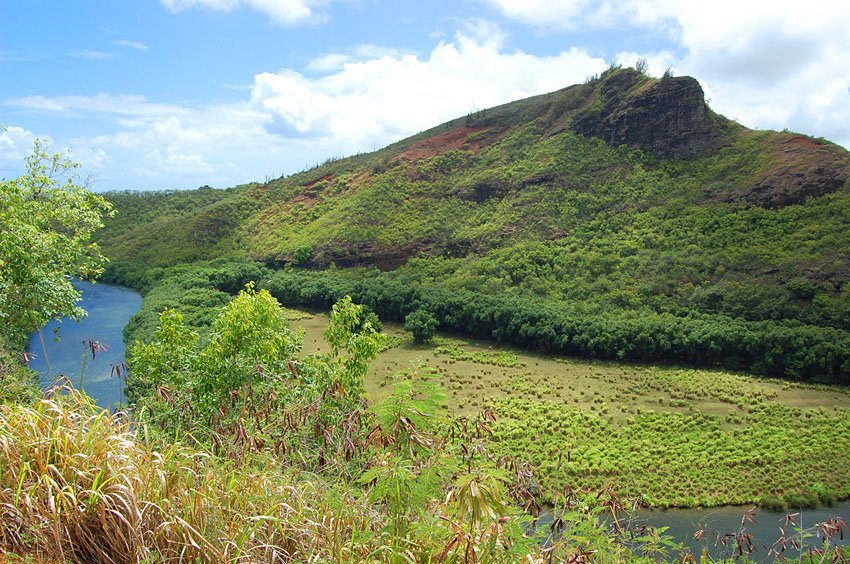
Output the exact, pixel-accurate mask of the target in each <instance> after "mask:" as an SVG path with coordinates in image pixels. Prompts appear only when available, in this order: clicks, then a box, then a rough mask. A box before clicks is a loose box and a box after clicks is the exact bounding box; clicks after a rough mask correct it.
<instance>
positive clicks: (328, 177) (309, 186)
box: [302, 174, 333, 188]
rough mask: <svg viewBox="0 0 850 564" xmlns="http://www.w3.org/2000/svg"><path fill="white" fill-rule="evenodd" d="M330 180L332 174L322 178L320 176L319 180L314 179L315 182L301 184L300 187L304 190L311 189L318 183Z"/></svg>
mask: <svg viewBox="0 0 850 564" xmlns="http://www.w3.org/2000/svg"><path fill="white" fill-rule="evenodd" d="M332 178H333V175H332V174H326V175H324V176H320V177H319V178H316V179H315V180H311V181H310V182H308V183H307V184H302V186H303V187H304V188H312V187H313V186H315V185H316V184H318V183H319V182H322V181H325V180H327V181H330V180H331V179H332Z"/></svg>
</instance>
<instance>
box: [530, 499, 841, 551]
mask: <svg viewBox="0 0 850 564" xmlns="http://www.w3.org/2000/svg"><path fill="white" fill-rule="evenodd" d="M750 509H752V507H735V506H725V507H715V508H711V509H666V510H660V509H656V510H640V511H638V512H637V513H636V514H634V515H633V516H632V520H631V524H632V525H633V526H635V527H639V526H641V525H647V526H651V527H655V528H661V527H667V530H666V531H665V532H664V534H665V536H668V537H671V538H672V539H673V541H675V542H677V543H681V544H683V545H684V546H685V547H686V548H687V549H689V550H690V551H691V552H692V553H693V554H695V555H696V556H698V557H699V556H701V555H702V554H703V551H704V550H705V551H707V552H708V554H709V556H710V557H711V558H714V559H718V558H724V557H725V558H734V557H735V555H736V554H737V552H736V548H737V547H736V539H735V538H734V536H731V537H729V536H725V535H726V534H727V533H730V534H732V535H734V534H736V533H739V532H740V531H741V520H742V516H743V515H744V514H745V513H747V512H749V511H750ZM787 514H797V515H795V523H796V525H794V524H786V515H787ZM752 516H753V520H752V521H749V520H748V521H747V522H746V523H744V527H745V531H744V532H745V533H747V534H749V535H752V549H753V550H752V553H751V554H750V558H751V559H752V560H754V561H756V562H762V561H764V562H773V561H774V560H776V555H775V554H772V553H771V549H772V548H776V549H777V550H779V549H780V548H781V547H779V546H777V545H776V542H777V541H778V540H779V539H780V537H781V536H782V532H781V530H780V529H781V528H782V527H783V526H784V527H785V534H786V535H787V536H788V542H787V544H786V550H785V551H784V552H783V553H782V554H783V556H784V557H786V558H795V557H799V554H800V552H799V550H797V549H795V548H794V547H793V545H792V543H791V540H792V536H793V537H794V538H795V540H797V542H798V544H799V545H801V546H803V547H804V550H808V549H809V548H812V549H817V548H819V547H821V546H822V542H823V541H822V539H821V538H818V530H817V527H816V525H817V524H818V523H823V522H826V521H828V520H829V519H831V518H834V517H840V518H842V519H844V521H846V522H847V523H848V524H850V501H842V502H840V503H836V504H835V505H833V506H832V507H821V508H818V509H806V510H803V511H797V510H789V511H787V512H783V513H775V512H771V511H764V510H762V509H758V508H757V509H756V510H755V512H754V513H753V514H752ZM551 523H552V513H551V508H545V509H544V510H543V512H541V514H540V517H539V519H538V525H537V526H538V527H543V528H545V530H548V527H549V526H550V525H551ZM800 529H802V530H803V533H804V535H805V536H804V538H803V539H800V535H799V530H800ZM700 530H701V531H703V534H702V535H701V537H700V538H699V539H695V538H694V533H696V532H697V531H700ZM795 533H796V534H795ZM848 533H850V531H845V534H844V539H841V538H840V536H839V535H836V536H835V538H833V539H832V542H833V545H835V544H837V545H842V546H848V545H850V534H848ZM724 538H725V540H726V543H725V544H723V542H721V540H722V539H724ZM801 540H802V542H801ZM670 556H675V554H671V555H670Z"/></svg>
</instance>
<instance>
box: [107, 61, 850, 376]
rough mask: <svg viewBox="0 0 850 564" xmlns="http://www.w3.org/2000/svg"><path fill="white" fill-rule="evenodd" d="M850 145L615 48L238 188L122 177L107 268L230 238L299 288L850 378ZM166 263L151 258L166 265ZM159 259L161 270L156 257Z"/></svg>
mask: <svg viewBox="0 0 850 564" xmlns="http://www.w3.org/2000/svg"><path fill="white" fill-rule="evenodd" d="M848 178H850V154H848V152H847V151H846V150H844V149H843V148H841V147H838V146H836V145H834V144H831V143H829V142H827V141H824V140H820V139H811V138H808V137H805V136H802V135H798V134H794V133H789V132H781V133H778V132H772V131H752V130H748V129H746V128H744V127H742V126H740V125H738V124H736V123H734V122H731V121H729V120H727V119H725V118H723V117H722V116H719V115H717V114H714V113H713V112H712V111H711V110H710V109H709V108H708V107H707V106H706V104H705V101H704V97H703V93H702V90H701V89H700V87H699V85H698V83H697V82H696V81H695V80H694V79H692V78H689V77H680V78H672V77H665V78H662V79H654V78H650V77H647V76H645V75H642V74H640V73H638V72H637V71H634V70H631V69H619V68H612V69H610V70H609V71H607V72H606V73H604V74H603V75H602V76H601V77H599V78H597V79H594V80H591V81H588V82H587V83H585V84H581V85H576V86H572V87H569V88H566V89H564V90H561V91H558V92H554V93H552V94H547V95H543V96H537V97H534V98H529V99H527V100H521V101H518V102H514V103H511V104H507V105H504V106H500V107H497V108H493V109H489V110H485V111H481V112H477V113H475V114H471V115H469V116H466V117H464V118H460V119H457V120H454V121H451V122H448V123H446V124H443V125H441V126H438V127H436V128H434V129H431V130H429V131H426V132H423V133H421V134H419V135H416V136H414V137H411V138H409V139H406V140H404V141H401V142H399V143H396V144H394V145H391V146H389V147H387V148H385V149H382V150H380V151H377V152H375V153H370V154H365V155H358V156H355V157H350V158H347V159H341V160H336V161H332V162H328V163H326V164H324V165H322V166H320V167H318V168H315V169H312V170H309V171H305V172H303V173H299V174H296V175H293V176H290V177H286V178H281V179H278V180H274V181H272V182H269V183H268V184H264V185H259V184H253V185H245V186H242V187H238V188H236V189H232V190H229V191H217V190H196V191H193V192H175V193H171V194H137V193H113V194H110V195H109V199H110V200H111V201H112V203H113V204H114V205H115V207H116V209H117V210H118V211H119V215H118V216H117V217H116V218H115V219H113V220H111V221H109V222H108V225H107V227H106V229H105V230H104V231H102V232H101V235H100V241H101V242H102V244H103V246H104V249H105V250H106V252H107V254H108V255H109V256H110V257H111V258H112V261H113V262H112V264H111V266H110V268H109V271H108V273H107V278H108V279H110V280H113V281H119V282H124V283H128V284H130V285H135V286H137V287H142V286H143V285H144V284H146V282H145V280H150V279H151V278H150V277H151V276H154V277H155V276H156V274H155V272H156V270H155V269H157V268H162V267H167V266H172V265H176V264H181V263H187V262H197V261H201V260H207V259H210V258H212V257H216V258H217V259H219V260H221V259H222V258H225V259H229V260H253V261H258V262H261V263H263V264H265V265H266V266H268V267H271V268H273V269H280V268H282V267H285V270H284V271H281V273H279V274H277V275H275V276H273V277H271V282H269V283H268V288H269V289H270V290H271V291H272V293H273V294H274V295H275V296H276V297H278V298H279V299H281V300H283V301H284V302H286V303H290V304H292V303H297V304H300V305H309V306H313V307H328V306H329V305H330V304H331V303H333V302H335V301H336V300H337V299H339V298H341V297H342V296H344V295H347V294H349V295H352V297H354V299H355V300H357V301H359V302H361V303H366V304H368V305H370V306H371V307H372V308H373V309H374V310H375V311H376V312H377V313H378V314H379V315H380V316H381V317H382V318H385V319H391V320H403V318H404V316H405V315H407V314H408V313H410V312H411V311H413V310H415V309H419V308H426V309H428V310H430V311H431V312H432V313H433V314H434V315H435V316H436V317H437V319H438V321H439V323H440V326H441V328H443V329H449V330H452V331H459V332H463V333H467V334H470V335H474V336H479V337H489V338H495V339H497V340H501V341H506V342H511V343H515V344H519V345H522V346H526V347H530V348H536V349H542V350H548V351H553V352H561V353H566V354H579V355H587V356H593V357H602V358H613V359H630V360H640V361H653V362H658V361H662V362H685V363H690V364H696V365H722V366H726V367H728V368H734V369H744V370H747V371H750V372H754V373H761V374H772V375H779V376H785V377H791V378H802V379H817V380H824V381H833V382H847V381H850V332H848V330H850V286H848V284H847V282H848V279H850V262H848V259H850V257H848V254H850V180H848ZM152 273H153V274H152ZM145 277H147V278H145Z"/></svg>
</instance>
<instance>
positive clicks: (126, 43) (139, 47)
mask: <svg viewBox="0 0 850 564" xmlns="http://www.w3.org/2000/svg"><path fill="white" fill-rule="evenodd" d="M112 44H113V45H117V46H118V47H127V48H129V49H135V50H136V51H147V50H148V45H147V43H143V42H141V41H130V40H129V39H116V40H115V41H113V42H112Z"/></svg>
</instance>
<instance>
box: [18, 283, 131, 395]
mask: <svg viewBox="0 0 850 564" xmlns="http://www.w3.org/2000/svg"><path fill="white" fill-rule="evenodd" d="M74 285H75V286H76V288H77V289H78V290H80V291H81V292H82V295H83V299H82V302H81V303H80V305H81V306H82V308H83V309H85V310H86V311H87V312H88V316H87V317H86V318H85V319H83V320H82V321H80V322H76V321H73V320H70V319H63V320H61V321H51V322H50V323H49V324H48V325H47V326H46V327H45V328H44V329H43V330H42V331H41V333H40V334H39V332H35V333H33V334H32V335H31V336H30V342H29V346H28V347H27V352H29V353H31V354H33V355H35V357H34V358H33V360H31V361H30V363H29V366H30V368H32V369H33V370H35V371H36V372H38V373H39V379H40V381H41V386H42V388H45V389H46V388H49V387H51V386H52V385H54V384H55V383H57V382H59V381H61V380H62V378H63V377H67V378H68V379H70V380H71V382H72V383H73V384H74V386H75V387H77V388H82V389H84V390H85V391H86V393H87V394H88V395H89V396H91V397H92V398H94V399H95V401H97V403H98V405H100V406H101V407H104V408H107V409H114V408H115V407H117V406H119V405H120V404H122V403H123V402H124V401H125V397H124V382H123V380H122V379H121V378H119V377H117V376H116V369H115V367H116V366H117V367H119V368H120V369H121V372H122V374H123V371H124V368H123V366H122V363H123V362H124V339H123V337H122V333H123V330H124V326H125V325H126V324H127V321H129V319H130V317H131V316H132V315H133V314H134V313H136V312H137V311H139V308H140V307H141V305H142V297H141V296H140V295H139V294H138V292H135V291H133V290H130V289H128V288H122V287H119V286H111V285H109V284H92V283H90V282H82V281H75V282H74ZM92 341H94V342H96V343H99V344H100V345H102V347H105V350H103V349H102V348H101V347H98V348H99V349H100V350H97V352H96V355H95V358H94V359H92V354H91V345H90V343H91V342H92Z"/></svg>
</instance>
